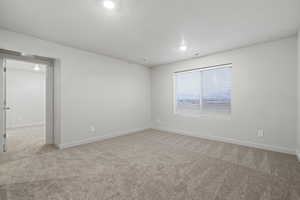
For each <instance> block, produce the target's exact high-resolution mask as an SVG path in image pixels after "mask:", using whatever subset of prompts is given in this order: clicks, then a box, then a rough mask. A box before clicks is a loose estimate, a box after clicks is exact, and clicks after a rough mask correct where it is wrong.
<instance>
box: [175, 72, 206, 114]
mask: <svg viewBox="0 0 300 200" xmlns="http://www.w3.org/2000/svg"><path fill="white" fill-rule="evenodd" d="M200 92H201V79H200V72H199V71H193V72H182V73H178V74H176V108H177V110H185V109H200Z"/></svg>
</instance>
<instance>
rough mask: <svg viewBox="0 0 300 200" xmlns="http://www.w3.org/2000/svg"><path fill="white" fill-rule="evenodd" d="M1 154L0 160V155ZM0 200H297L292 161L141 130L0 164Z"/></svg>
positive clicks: (299, 187) (297, 170) (296, 169)
mask: <svg viewBox="0 0 300 200" xmlns="http://www.w3.org/2000/svg"><path fill="white" fill-rule="evenodd" d="M0 156H2V155H0ZM0 197H1V200H31V199H34V200H44V199H49V200H50V199H51V200H62V199H66V200H94V199H95V200H96V199H97V200H102V199H103V200H106V199H107V200H117V199H118V200H146V199H147V200H148V199H149V200H150V199H151V200H161V199H164V200H207V199H209V200H221V199H222V200H225V199H227V200H270V199H278V200H299V199H300V165H299V163H298V162H297V160H296V157H295V156H292V155H287V154H281V153H275V152H270V151H263V150H258V149H254V148H247V147H242V146H237V145H232V144H226V143H221V142H214V141H209V140H204V139H199V138H194V137H188V136H181V135H176V134H171V133H166V132H159V131H155V130H148V131H144V132H140V133H135V134H131V135H127V136H123V137H117V138H114V139H109V140H105V141H102V142H97V143H93V144H88V145H83V146H79V147H74V148H70V149H66V150H62V151H60V150H55V149H51V150H49V151H44V152H41V151H39V152H34V151H33V152H31V154H30V153H28V154H27V155H23V156H22V157H20V158H17V159H16V157H15V158H14V159H9V158H8V157H7V158H6V161H2V162H1V164H0Z"/></svg>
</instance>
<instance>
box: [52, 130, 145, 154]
mask: <svg viewBox="0 0 300 200" xmlns="http://www.w3.org/2000/svg"><path fill="white" fill-rule="evenodd" d="M147 129H150V126H145V127H142V128H136V129H131V130H126V131H116V132H111V133H107V134H105V135H101V136H96V137H90V138H86V139H83V140H79V141H73V142H68V143H63V144H56V145H55V146H56V147H57V148H59V149H66V148H70V147H75V146H79V145H83V144H89V143H93V142H98V141H101V140H106V139H110V138H114V137H118V136H123V135H128V134H131V133H136V132H140V131H144V130H147Z"/></svg>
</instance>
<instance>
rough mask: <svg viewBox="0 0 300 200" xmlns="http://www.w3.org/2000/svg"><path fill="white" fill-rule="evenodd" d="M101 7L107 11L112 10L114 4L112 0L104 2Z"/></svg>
mask: <svg viewBox="0 0 300 200" xmlns="http://www.w3.org/2000/svg"><path fill="white" fill-rule="evenodd" d="M103 6H104V8H107V9H108V10H113V9H114V8H115V7H116V3H115V2H114V1H112V0H104V1H103Z"/></svg>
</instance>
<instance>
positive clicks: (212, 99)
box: [174, 64, 232, 115]
mask: <svg viewBox="0 0 300 200" xmlns="http://www.w3.org/2000/svg"><path fill="white" fill-rule="evenodd" d="M231 72H232V66H231V64H226V65H221V66H216V67H207V68H202V69H201V68H200V69H194V70H188V71H182V72H175V76H174V78H175V80H174V83H175V112H176V113H183V114H196V115H197V114H202V113H204V114H205V113H221V114H230V112H231V82H232V80H231V79H232V77H231V76H232V74H231Z"/></svg>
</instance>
